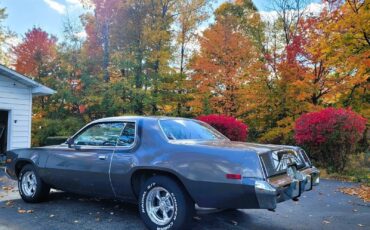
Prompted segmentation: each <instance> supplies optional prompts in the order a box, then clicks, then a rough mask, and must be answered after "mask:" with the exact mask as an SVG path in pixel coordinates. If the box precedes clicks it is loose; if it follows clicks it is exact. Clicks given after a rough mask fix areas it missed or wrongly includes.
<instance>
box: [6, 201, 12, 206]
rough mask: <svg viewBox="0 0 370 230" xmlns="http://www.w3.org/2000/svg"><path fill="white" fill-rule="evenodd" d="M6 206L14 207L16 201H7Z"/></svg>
mask: <svg viewBox="0 0 370 230" xmlns="http://www.w3.org/2000/svg"><path fill="white" fill-rule="evenodd" d="M5 204H6V206H13V204H14V201H12V200H9V201H7V202H6V203H5Z"/></svg>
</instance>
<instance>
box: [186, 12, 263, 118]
mask: <svg viewBox="0 0 370 230" xmlns="http://www.w3.org/2000/svg"><path fill="white" fill-rule="evenodd" d="M228 23H230V21H229V18H228V17H226V18H222V19H219V20H218V21H217V22H216V24H214V25H212V26H211V27H210V28H209V29H207V30H206V31H204V33H203V36H202V37H201V38H200V39H199V43H200V51H199V53H197V54H196V55H195V56H194V59H193V60H192V63H191V67H192V68H193V70H194V74H193V76H192V81H193V83H194V87H196V89H197V94H196V95H195V96H194V97H195V100H194V101H193V103H192V105H193V106H194V107H195V108H194V109H195V110H196V113H202V112H204V111H205V110H207V107H209V108H210V109H211V111H212V112H214V113H219V114H225V115H231V116H236V115H238V114H239V113H240V111H241V108H242V107H243V106H244V105H243V104H242V103H241V98H242V96H243V93H244V92H245V91H244V86H245V85H247V83H248V80H249V79H250V78H251V77H252V76H254V75H256V72H255V70H256V69H257V68H258V67H259V61H258V54H257V52H256V50H257V49H256V48H255V47H254V46H253V43H252V42H251V41H250V40H249V39H248V38H247V37H245V36H243V34H241V33H240V32H238V31H233V29H232V27H231V26H229V24H228Z"/></svg>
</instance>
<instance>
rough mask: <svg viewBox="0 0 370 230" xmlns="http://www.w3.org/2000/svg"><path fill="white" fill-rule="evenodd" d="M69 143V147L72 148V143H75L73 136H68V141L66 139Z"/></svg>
mask: <svg viewBox="0 0 370 230" xmlns="http://www.w3.org/2000/svg"><path fill="white" fill-rule="evenodd" d="M66 143H67V145H68V148H72V145H73V144H74V140H73V138H71V137H70V138H68V139H67V141H66Z"/></svg>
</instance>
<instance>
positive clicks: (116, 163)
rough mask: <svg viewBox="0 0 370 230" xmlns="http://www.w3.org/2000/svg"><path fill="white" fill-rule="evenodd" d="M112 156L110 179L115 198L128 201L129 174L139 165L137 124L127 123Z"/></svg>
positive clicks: (129, 188)
mask: <svg viewBox="0 0 370 230" xmlns="http://www.w3.org/2000/svg"><path fill="white" fill-rule="evenodd" d="M125 124H126V125H125V127H124V129H123V131H122V134H121V136H120V137H119V140H118V142H117V147H116V150H115V151H114V153H113V156H112V164H111V169H110V178H111V182H112V187H113V190H114V193H115V196H116V197H118V198H122V199H126V198H130V196H131V192H132V190H131V178H130V176H129V173H130V171H131V169H132V167H134V166H135V165H136V164H137V161H136V156H135V152H136V151H137V149H138V146H139V138H138V124H137V122H126V123H125Z"/></svg>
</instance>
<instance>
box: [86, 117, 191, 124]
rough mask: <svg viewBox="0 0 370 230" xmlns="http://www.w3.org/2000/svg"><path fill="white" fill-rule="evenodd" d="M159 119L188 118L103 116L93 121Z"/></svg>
mask: <svg viewBox="0 0 370 230" xmlns="http://www.w3.org/2000/svg"><path fill="white" fill-rule="evenodd" d="M160 119H188V118H183V117H167V116H118V117H105V118H101V119H98V120H95V121H93V122H94V123H95V122H114V121H138V120H160Z"/></svg>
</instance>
